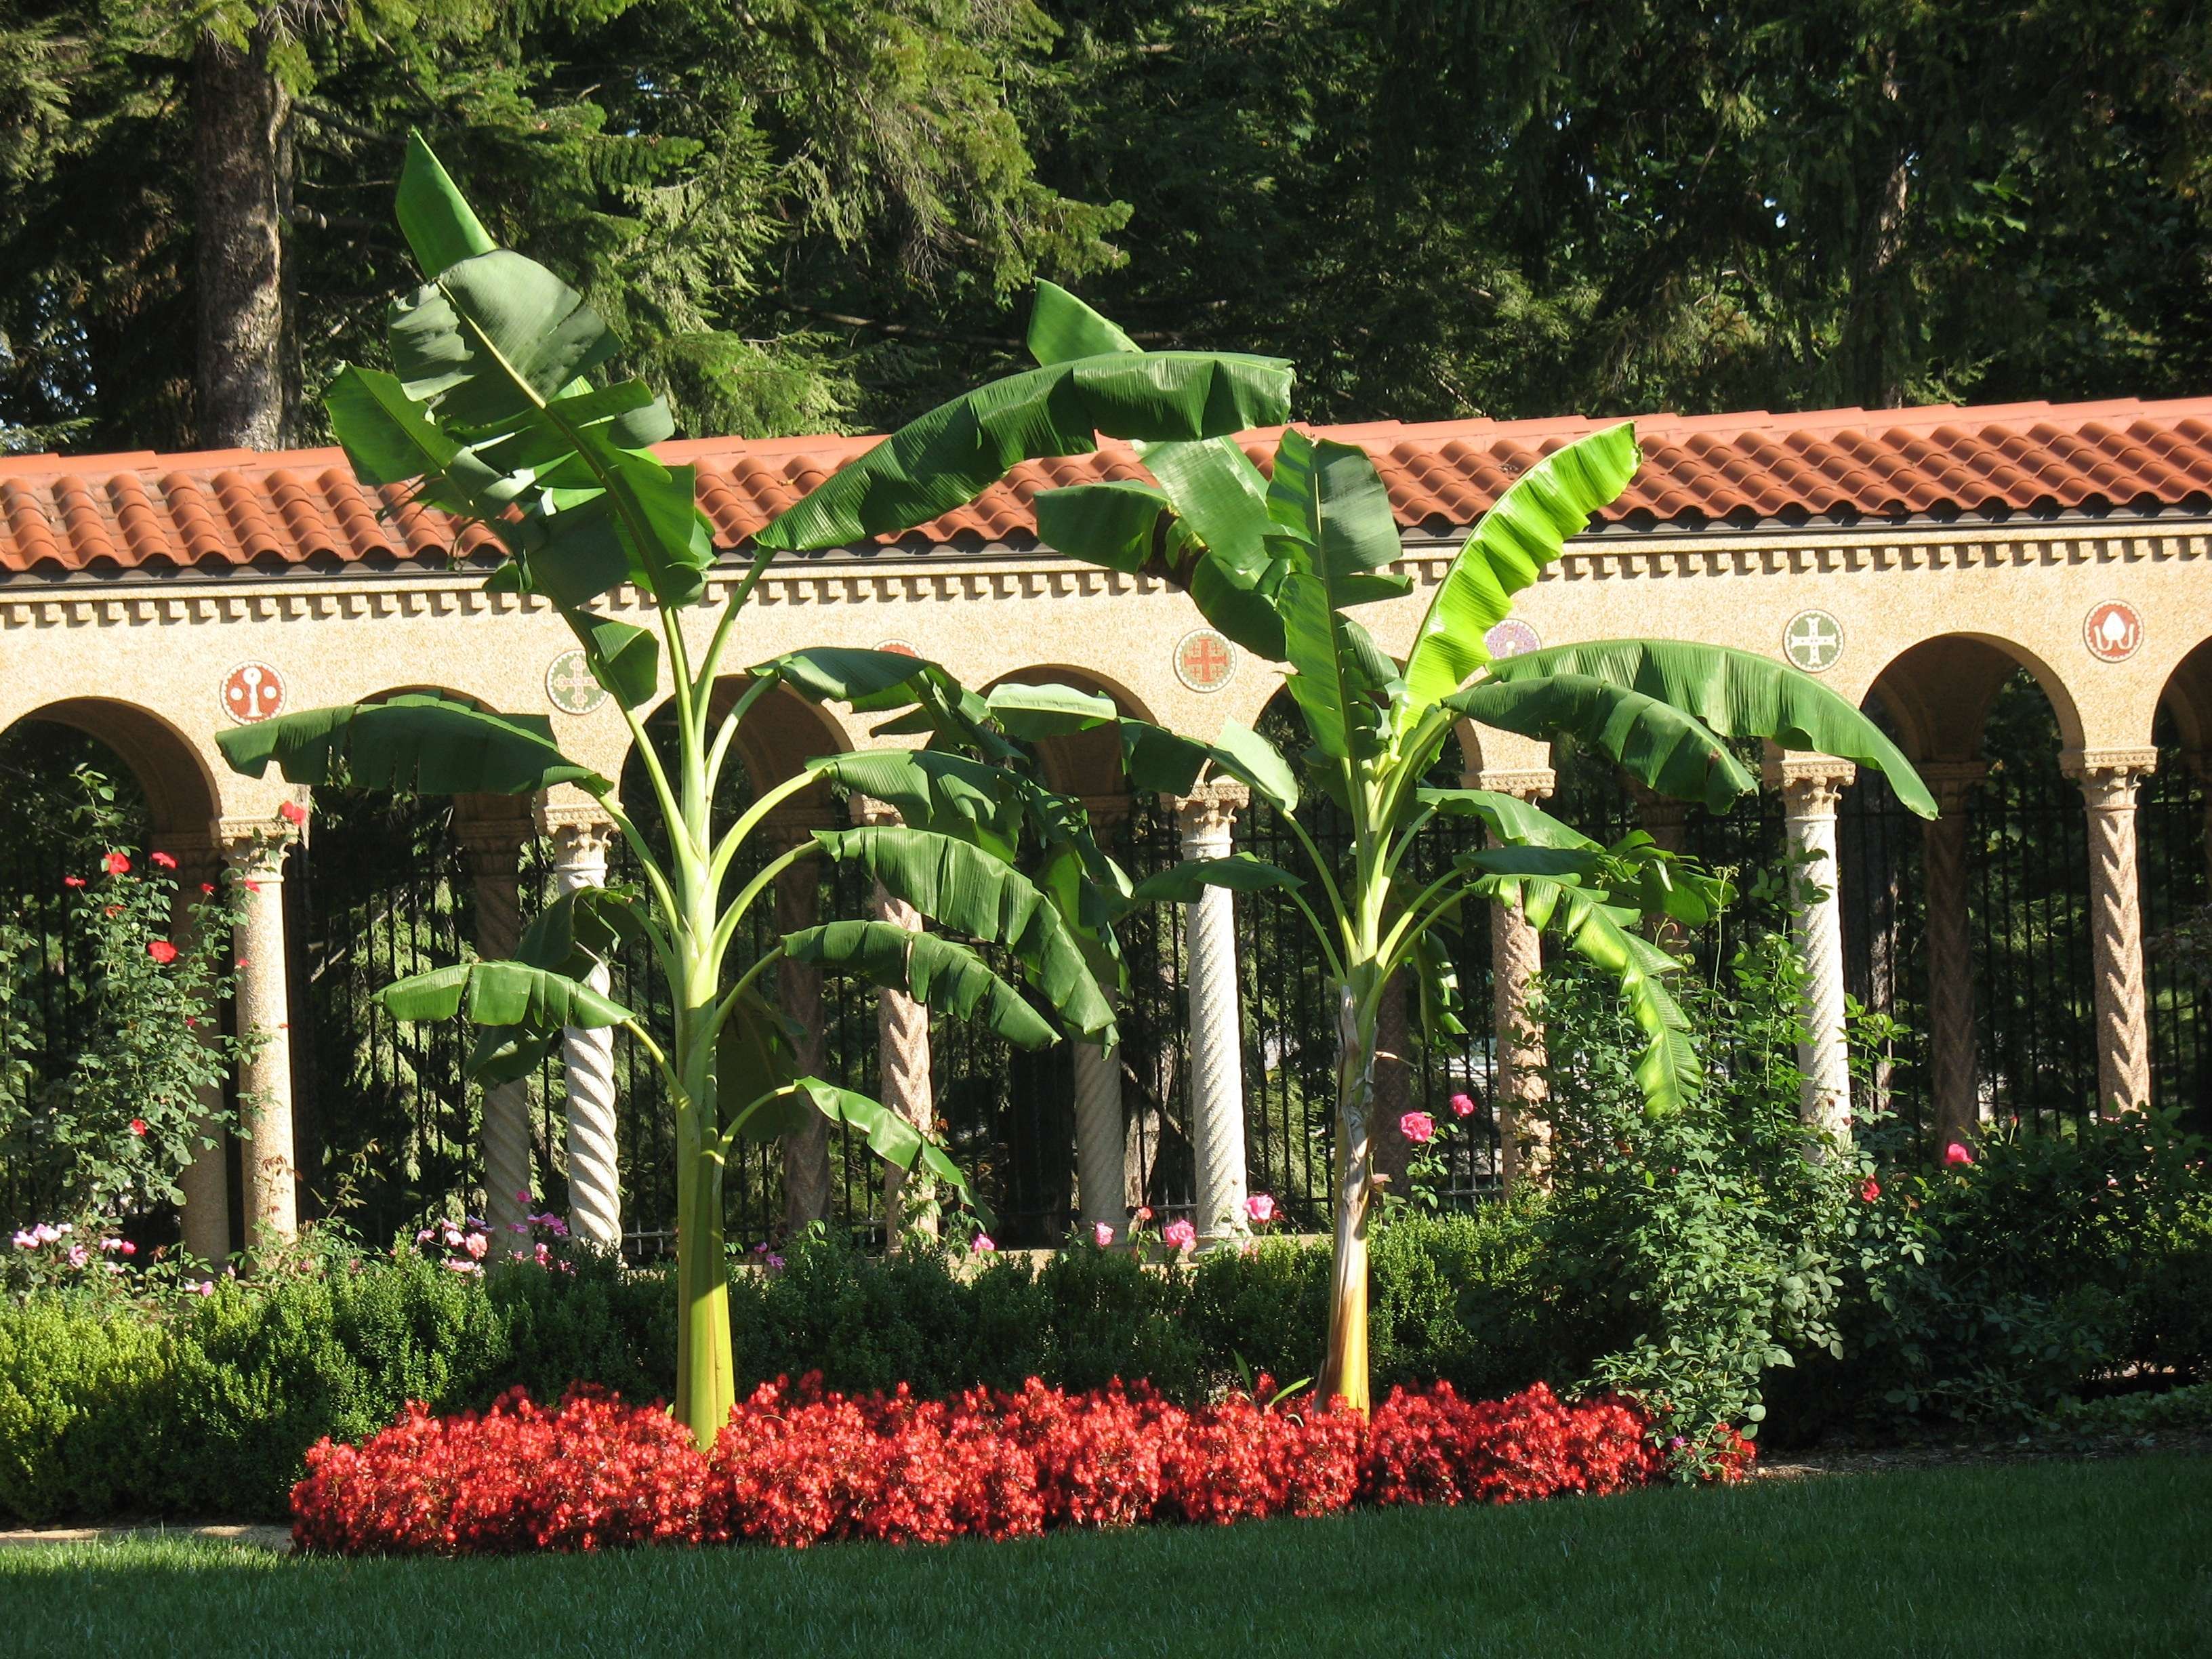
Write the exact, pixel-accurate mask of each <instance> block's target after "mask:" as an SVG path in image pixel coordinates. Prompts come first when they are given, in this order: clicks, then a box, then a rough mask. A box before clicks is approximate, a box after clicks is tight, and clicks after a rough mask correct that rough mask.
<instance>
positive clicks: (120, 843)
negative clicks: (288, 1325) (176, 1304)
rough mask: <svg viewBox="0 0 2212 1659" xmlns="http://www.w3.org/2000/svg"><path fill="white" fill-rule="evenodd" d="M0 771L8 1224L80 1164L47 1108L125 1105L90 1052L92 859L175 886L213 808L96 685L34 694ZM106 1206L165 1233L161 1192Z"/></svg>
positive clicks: (171, 1221)
mask: <svg viewBox="0 0 2212 1659" xmlns="http://www.w3.org/2000/svg"><path fill="white" fill-rule="evenodd" d="M0 784H4V786H5V787H6V790H7V793H8V799H9V834H8V836H7V837H6V839H5V843H4V845H0V976H4V979H5V981H6V985H5V991H6V996H5V999H4V1001H0V1143H5V1144H6V1145H8V1146H9V1148H10V1151H9V1156H8V1157H7V1158H0V1223H4V1225H6V1226H7V1227H9V1228H13V1227H17V1226H21V1225H28V1224H29V1223H32V1222H35V1221H41V1220H46V1221H58V1220H63V1219H66V1218H69V1216H70V1208H71V1206H72V1205H73V1203H74V1202H75V1201H76V1200H74V1199H73V1198H72V1197H71V1196H70V1194H76V1193H77V1192H78V1191H79V1188H80V1182H79V1179H78V1177H79V1176H81V1175H82V1167H81V1165H80V1164H79V1154H78V1152H77V1151H76V1148H75V1146H74V1144H73V1143H72V1141H71V1140H70V1139H68V1138H66V1137H61V1136H57V1135H56V1134H54V1133H52V1127H54V1126H55V1124H56V1123H57V1121H58V1119H59V1118H61V1117H65V1118H66V1120H67V1121H68V1122H69V1124H70V1128H71V1131H72V1133H75V1134H87V1133H93V1132H94V1129H95V1127H96V1124H97V1122H98V1121H99V1119H100V1115H101V1114H102V1113H103V1112H104V1113H105V1114H106V1115H108V1116H112V1118H113V1120H114V1122H113V1125H112V1127H113V1128H114V1129H115V1130H116V1132H117V1133H118V1134H119V1133H122V1127H123V1123H124V1121H125V1120H127V1119H129V1118H130V1117H131V1114H132V1110H133V1105H132V1103H131V1102H130V1101H128V1100H126V1099H121V1098H116V1097H112V1091H104V1090H103V1089H102V1088H101V1086H100V1085H101V1078H102V1075H104V1074H105V1073H104V1068H103V1065H102V1062H101V1061H100V1058H99V1055H100V1051H101V1050H102V1048H103V1047H104V1046H105V1044H106V1042H107V1041H108V1040H109V1036H110V1035H111V1034H112V1031H113V1030H114V1025H113V1022H114V1019H115V1018H116V1015H115V1013H114V1012H113V1011H112V1006H111V1005H109V1004H107V1003H106V1001H105V1000H103V998H102V997H101V996H100V987H101V985H102V983H103V977H104V976H103V973H102V966H101V963H102V956H103V951H102V947H101V945H100V933H101V929H100V927H99V925H98V923H97V922H96V921H95V920H94V916H93V915H92V909H93V908H94V907H93V904H92V902H91V900H90V897H89V892H90V891H92V890H96V886H97V882H98V879H99V873H98V872H99V870H100V860H101V859H102V857H103V855H104V854H106V853H108V852H110V851H116V852H122V853H125V854H126V855H127V856H128V857H129V858H130V859H131V862H132V866H133V868H134V869H135V870H136V871H137V872H143V873H146V874H148V875H151V876H154V877H155V878H164V879H173V880H174V881H176V882H177V883H178V884H179V887H180V890H181V892H182V894H183V895H184V896H185V898H187V899H189V897H190V895H191V891H192V890H193V887H194V886H196V885H197V883H199V882H201V881H203V880H205V879H208V878H210V875H211V873H212V872H211V868H210V851H211V845H210V834H209V832H210V823H211V820H212V819H213V817H214V816H215V812H216V807H215V795H214V790H213V787H212V783H211V781H210V779H209V778H208V775H207V774H206V772H205V770H204V768H203V767H202V765H201V763H200V761H199V759H198V757H197V756H196V755H195V754H194V753H193V751H192V750H191V745H190V744H188V743H187V742H186V741H185V738H183V737H182V736H181V735H180V734H179V733H178V732H176V731H175V730H174V728H173V727H172V726H169V725H168V724H167V722H166V721H164V720H161V719H160V718H159V717H158V716H156V715H155V714H150V713H149V712H148V711H146V710H144V709H142V708H134V707H132V706H131V705H129V704H125V703H121V702H112V701H110V700H107V699H105V698H93V697H83V698H72V699H69V700H66V701H64V702H54V703H49V704H47V705H46V706H45V707H43V708H40V709H38V710H36V711H34V712H33V714H29V715H27V716H26V717H24V718H23V719H21V720H17V721H16V722H15V724H14V725H12V726H9V727H8V728H7V730H6V731H5V732H0ZM155 852H161V854H163V855H164V857H165V858H174V859H176V860H178V862H179V865H180V866H181V867H179V868H178V869H177V872H176V874H175V875H174V877H173V878H167V877H164V875H163V872H162V871H161V868H160V866H155V865H152V864H150V863H149V854H153V853H155ZM135 879H136V878H135V877H134V880H135ZM88 880H90V881H92V882H93V883H94V889H92V890H88V889H87V888H86V887H85V885H84V884H85V883H86V882H87V881H88ZM149 1115H150V1114H149ZM120 1219H122V1220H123V1221H124V1222H125V1225H127V1226H128V1228H129V1229H130V1231H131V1232H132V1233H133V1234H134V1235H137V1236H139V1237H143V1238H144V1239H146V1240H147V1241H149V1242H154V1241H160V1242H167V1241H168V1240H170V1239H173V1237H175V1227H176V1219H175V1213H174V1211H173V1208H172V1207H171V1206H167V1205H166V1204H161V1205H155V1206H153V1207H152V1208H151V1209H149V1210H148V1211H147V1212H145V1213H143V1214H135V1215H131V1216H127V1217H123V1218H120Z"/></svg>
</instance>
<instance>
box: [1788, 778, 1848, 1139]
mask: <svg viewBox="0 0 2212 1659" xmlns="http://www.w3.org/2000/svg"><path fill="white" fill-rule="evenodd" d="M1857 775H1858V769H1857V767H1855V766H1853V765H1852V764H1851V763H1850V762H1848V761H1838V760H1831V759H1830V758H1828V757H1826V756H1825V755H1801V754H1795V753H1791V754H1785V755H1784V757H1782V758H1781V759H1779V760H1774V761H1769V762H1768V763H1767V765H1766V778H1767V782H1768V783H1769V784H1770V785H1771V786H1772V787H1775V788H1777V789H1778V790H1780V791H1781V793H1782V831H1783V839H1784V844H1785V846H1786V848H1787V849H1788V851H1789V853H1790V855H1791V857H1792V858H1793V860H1795V861H1796V865H1797V869H1796V872H1795V873H1796V879H1797V881H1798V882H1799V883H1800V884H1804V885H1809V886H1810V887H1811V889H1812V891H1811V892H1809V893H1801V895H1800V896H1798V897H1797V898H1796V899H1795V901H1794V902H1792V904H1791V906H1790V933H1791V934H1792V935H1793V936H1794V937H1795V938H1796V942H1797V951H1798V954H1799V955H1800V956H1801V957H1802V958H1803V959H1804V963H1805V1039H1804V1041H1803V1042H1800V1043H1799V1044H1798V1045H1797V1065H1798V1069H1799V1070H1800V1071H1802V1073H1804V1075H1805V1082H1804V1089H1803V1092H1802V1095H1801V1096H1800V1097H1799V1101H1798V1113H1799V1115H1801V1116H1802V1118H1803V1119H1804V1120H1805V1121H1806V1122H1808V1123H1814V1124H1818V1125H1820V1127H1822V1128H1824V1129H1826V1130H1827V1131H1828V1132H1829V1133H1831V1134H1837V1135H1847V1134H1848V1133H1850V1123H1849V1122H1848V1121H1847V1120H1848V1119H1849V1118H1850V1110H1851V1073H1850V1050H1849V1049H1848V1048H1846V1047H1845V1046H1844V925H1843V924H1844V915H1843V902H1842V900H1841V897H1840V892H1841V883H1840V882H1839V881H1838V879H1837V868H1836V803H1837V802H1838V799H1841V798H1842V795H1843V792H1844V788H1845V787H1848V786H1849V784H1850V781H1851V780H1852V779H1853V778H1855V777H1857Z"/></svg>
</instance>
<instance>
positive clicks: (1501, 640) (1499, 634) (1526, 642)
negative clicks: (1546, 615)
mask: <svg viewBox="0 0 2212 1659" xmlns="http://www.w3.org/2000/svg"><path fill="white" fill-rule="evenodd" d="M1543 643H1544V641H1541V640H1540V639H1538V638H1537V637H1536V630H1535V629H1533V628H1531V627H1529V626H1528V623H1524V622H1522V620H1521V619H1520V618H1519V617H1507V618H1506V619H1505V620H1504V622H1502V623H1498V626H1497V627H1495V628H1493V629H1491V630H1490V631H1489V632H1488V633H1487V634H1485V635H1483V636H1482V648H1483V649H1484V650H1486V651H1487V652H1488V653H1490V654H1491V657H1492V660H1496V659H1499V658H1502V657H1518V656H1522V655H1523V654H1525V653H1528V652H1530V651H1534V650H1535V649H1536V648H1537V647H1539V646H1541V645H1542V644H1543Z"/></svg>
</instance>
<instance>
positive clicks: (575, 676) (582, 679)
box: [545, 648, 607, 714]
mask: <svg viewBox="0 0 2212 1659" xmlns="http://www.w3.org/2000/svg"><path fill="white" fill-rule="evenodd" d="M545 699H546V701H547V702H550V703H551V704H552V705H553V706H554V707H555V708H557V709H559V710H560V711H561V712H562V714H590V713H591V712H592V710H593V709H595V708H598V707H599V705H600V704H601V703H603V702H605V701H606V700H607V690H606V687H605V686H603V685H601V684H599V682H598V681H597V680H595V679H593V678H592V665H590V664H589V663H587V662H586V661H585V660H584V653H582V652H580V651H578V650H575V649H574V648H571V649H569V650H567V651H563V652H562V653H561V654H560V655H559V656H557V657H556V658H554V659H553V660H552V662H551V664H550V665H548V666H547V668H546V670H545Z"/></svg>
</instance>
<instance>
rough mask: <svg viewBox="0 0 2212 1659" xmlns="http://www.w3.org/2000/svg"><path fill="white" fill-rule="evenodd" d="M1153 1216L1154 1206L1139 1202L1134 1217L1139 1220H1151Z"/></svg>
mask: <svg viewBox="0 0 2212 1659" xmlns="http://www.w3.org/2000/svg"><path fill="white" fill-rule="evenodd" d="M1134 1219H1136V1220H1138V1221H1150V1220H1151V1219H1152V1206H1151V1205H1149V1204H1139V1206H1137V1208H1136V1212H1135V1216H1134Z"/></svg>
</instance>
